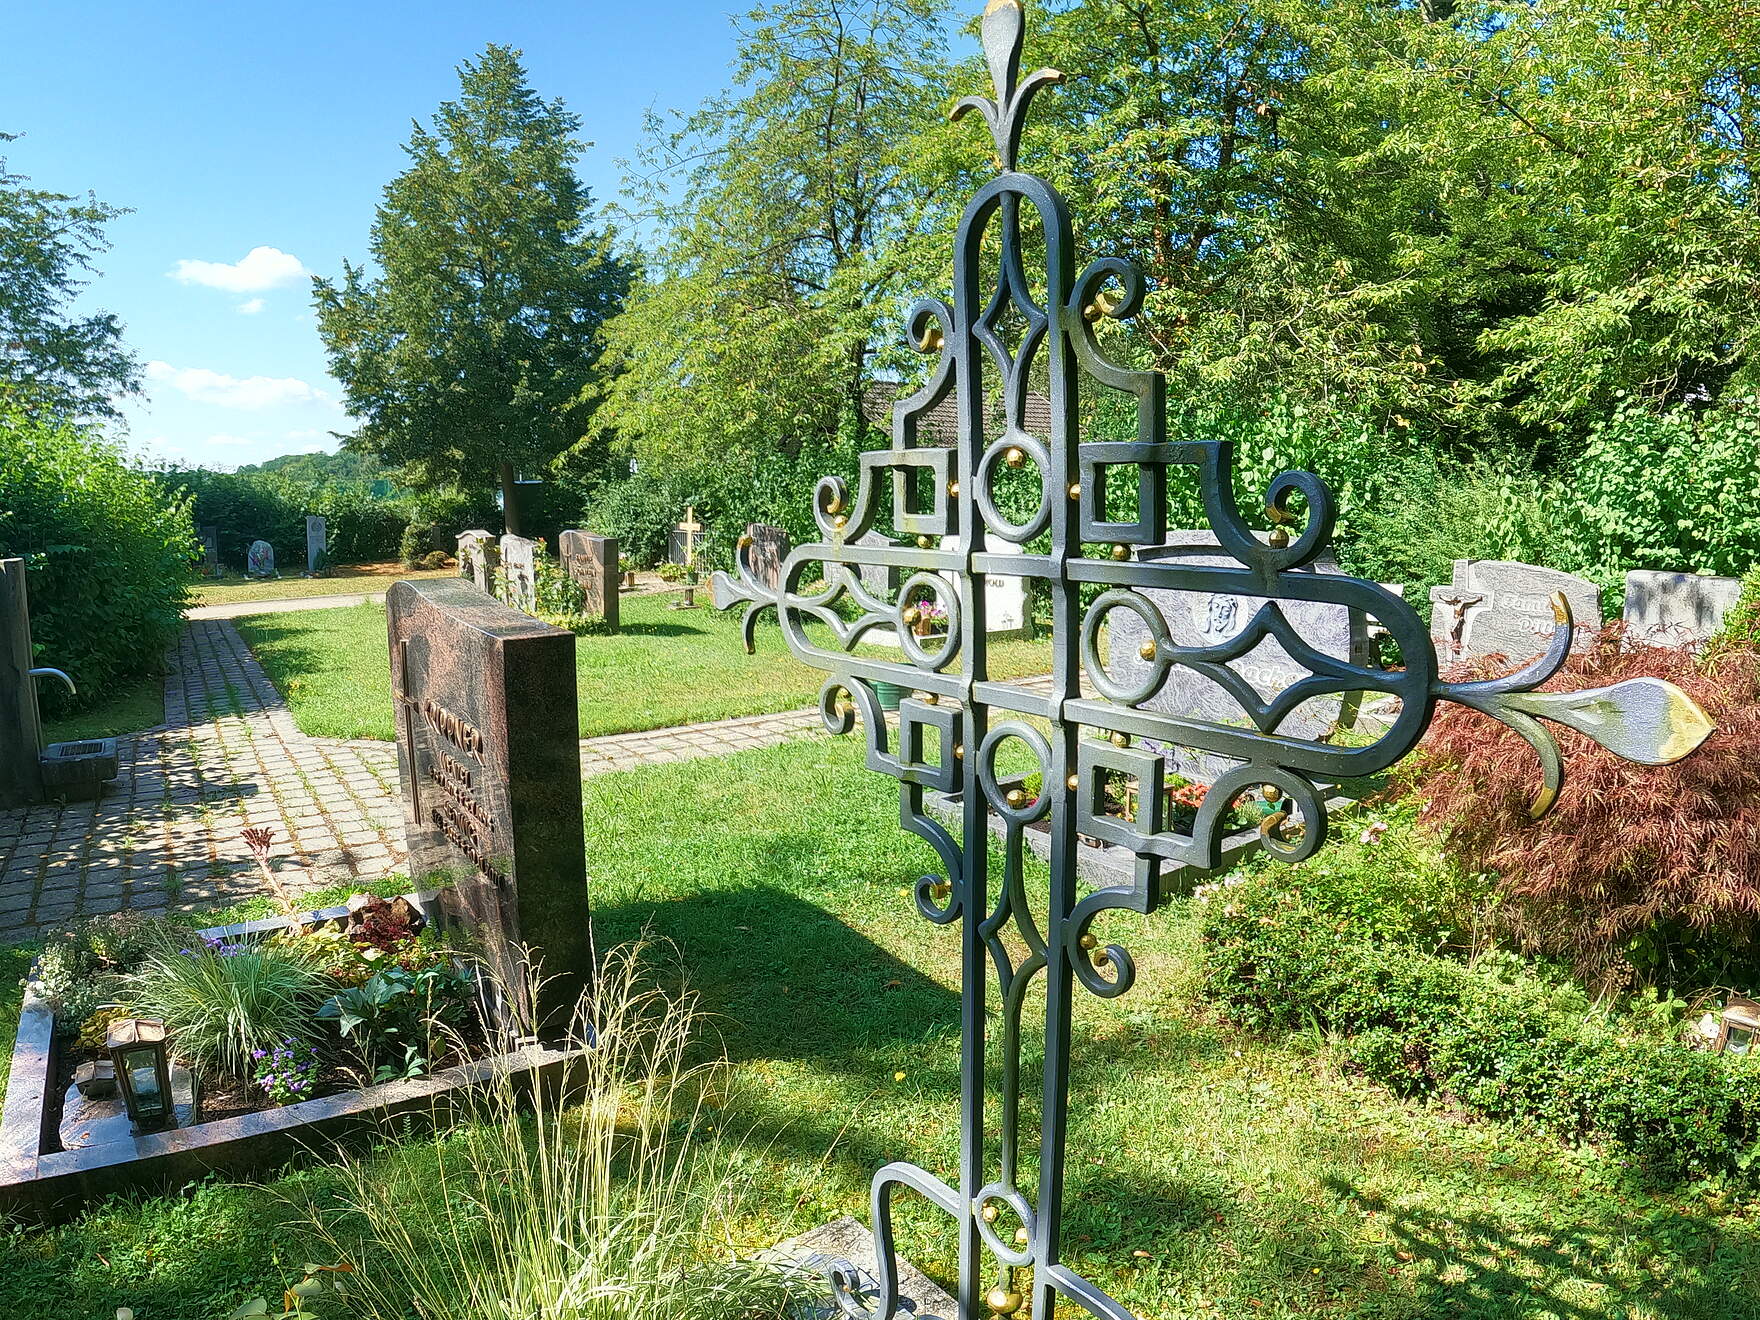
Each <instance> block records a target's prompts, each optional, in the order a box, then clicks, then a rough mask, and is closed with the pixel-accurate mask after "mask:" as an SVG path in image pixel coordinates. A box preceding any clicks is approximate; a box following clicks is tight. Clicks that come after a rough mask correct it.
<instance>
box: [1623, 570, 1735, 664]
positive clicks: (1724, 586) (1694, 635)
mask: <svg viewBox="0 0 1760 1320" xmlns="http://www.w3.org/2000/svg"><path fill="white" fill-rule="evenodd" d="M1741 595H1742V580H1741V579H1740V578H1733V577H1711V576H1708V575H1705V574H1700V573H1653V572H1648V571H1645V570H1636V571H1634V572H1631V573H1627V574H1626V602H1625V613H1624V619H1625V625H1626V631H1627V633H1628V634H1629V635H1630V636H1631V637H1632V638H1634V639H1635V640H1638V641H1648V642H1652V643H1655V644H1656V645H1658V646H1700V645H1703V644H1704V643H1705V642H1708V641H1710V640H1711V639H1712V638H1713V637H1715V636H1716V635H1717V632H1718V630H1719V629H1720V628H1722V627H1723V616H1724V615H1726V614H1728V613H1729V612H1730V610H1731V608H1733V607H1734V605H1735V603H1736V601H1738V600H1739V599H1741Z"/></svg>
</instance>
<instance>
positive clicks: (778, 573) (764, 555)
mask: <svg viewBox="0 0 1760 1320" xmlns="http://www.w3.org/2000/svg"><path fill="white" fill-rule="evenodd" d="M746 535H747V536H749V537H750V538H751V542H752V546H751V549H752V553H751V564H752V573H753V575H754V576H755V577H756V578H757V579H758V581H760V582H762V583H763V584H764V585H765V586H767V587H769V588H770V590H772V591H775V590H776V589H777V587H778V586H779V585H780V584H781V582H782V563H783V561H784V560H785V559H787V558H788V555H789V551H791V550H793V549H794V544H793V542H791V541H790V540H789V538H788V533H787V532H785V531H783V530H782V528H780V527H778V526H776V525H775V524H774V523H757V522H755V523H748V524H746Z"/></svg>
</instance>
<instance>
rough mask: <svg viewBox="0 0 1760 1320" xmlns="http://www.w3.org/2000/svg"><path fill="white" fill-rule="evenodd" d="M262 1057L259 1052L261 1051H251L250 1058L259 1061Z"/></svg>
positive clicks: (261, 1052)
mask: <svg viewBox="0 0 1760 1320" xmlns="http://www.w3.org/2000/svg"><path fill="white" fill-rule="evenodd" d="M262 1057H263V1051H261V1050H252V1051H251V1058H253V1059H260V1058H262Z"/></svg>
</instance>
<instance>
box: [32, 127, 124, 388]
mask: <svg viewBox="0 0 1760 1320" xmlns="http://www.w3.org/2000/svg"><path fill="white" fill-rule="evenodd" d="M14 136H15V135H12V134H7V133H0V143H5V142H10V141H12V140H13V138H14ZM126 214H127V211H126V210H123V209H122V208H119V207H115V206H108V205H106V204H105V203H103V202H100V201H98V200H97V199H96V198H93V197H87V198H86V199H85V200H84V201H81V200H80V199H79V198H77V197H71V196H68V195H66V194H63V193H55V192H46V191H44V190H42V189H40V188H33V187H31V186H30V181H29V180H28V179H25V178H23V177H22V176H20V175H17V174H13V173H11V172H9V171H8V170H7V168H6V159H5V157H3V156H0V403H5V404H8V405H10V406H12V407H15V408H20V409H22V410H24V411H27V412H29V413H33V414H37V415H39V416H45V417H50V418H54V419H56V420H60V421H73V420H77V419H81V418H111V417H114V416H115V415H116V407H115V401H116V399H117V398H119V397H121V396H124V395H128V394H134V393H138V392H139V390H140V365H139V363H137V362H136V361H135V359H134V356H133V355H132V354H131V353H129V351H128V350H127V349H126V348H124V347H123V344H122V325H121V323H120V322H119V321H118V320H117V319H116V317H115V316H113V315H111V314H110V313H108V312H85V313H81V312H79V311H77V310H75V308H74V306H73V303H74V300H75V299H76V298H77V297H78V295H79V291H80V290H81V289H82V288H83V287H84V286H85V281H84V279H83V278H82V275H84V274H85V273H88V272H90V271H91V270H92V261H93V258H95V257H96V256H97V255H98V254H99V253H101V252H104V251H106V250H107V249H108V248H109V243H108V242H107V241H106V240H105V238H104V226H105V225H106V224H107V223H108V222H110V221H111V220H114V219H115V218H116V217H117V216H120V215H126Z"/></svg>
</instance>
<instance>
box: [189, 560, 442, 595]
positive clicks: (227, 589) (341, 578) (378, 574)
mask: <svg viewBox="0 0 1760 1320" xmlns="http://www.w3.org/2000/svg"><path fill="white" fill-rule="evenodd" d="M301 562H302V564H303V562H304V561H303V560H302V561H301ZM294 571H295V574H296V576H292V577H279V578H269V579H267V580H264V579H261V578H248V577H244V576H242V575H233V574H228V575H227V576H225V577H221V578H212V579H204V580H201V581H198V582H195V583H192V584H191V586H190V590H189V597H190V601H189V603H190V604H191V605H237V604H244V603H247V602H249V601H256V600H303V599H306V598H308V597H311V596H358V595H360V594H361V593H362V592H368V591H373V592H382V591H384V590H385V589H386V588H387V587H389V586H390V585H391V584H392V583H393V582H396V581H397V580H398V579H399V578H441V577H452V576H454V575H456V573H457V572H458V570H457V569H455V568H414V569H412V568H405V567H404V566H403V565H402V564H401V563H399V562H398V561H397V560H395V559H388V560H385V561H384V562H382V563H374V564H337V565H335V566H334V567H332V568H331V570H330V571H329V572H328V573H327V574H325V576H323V577H316V578H308V577H299V576H297V572H298V569H297V567H296V568H295V570H294Z"/></svg>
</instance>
